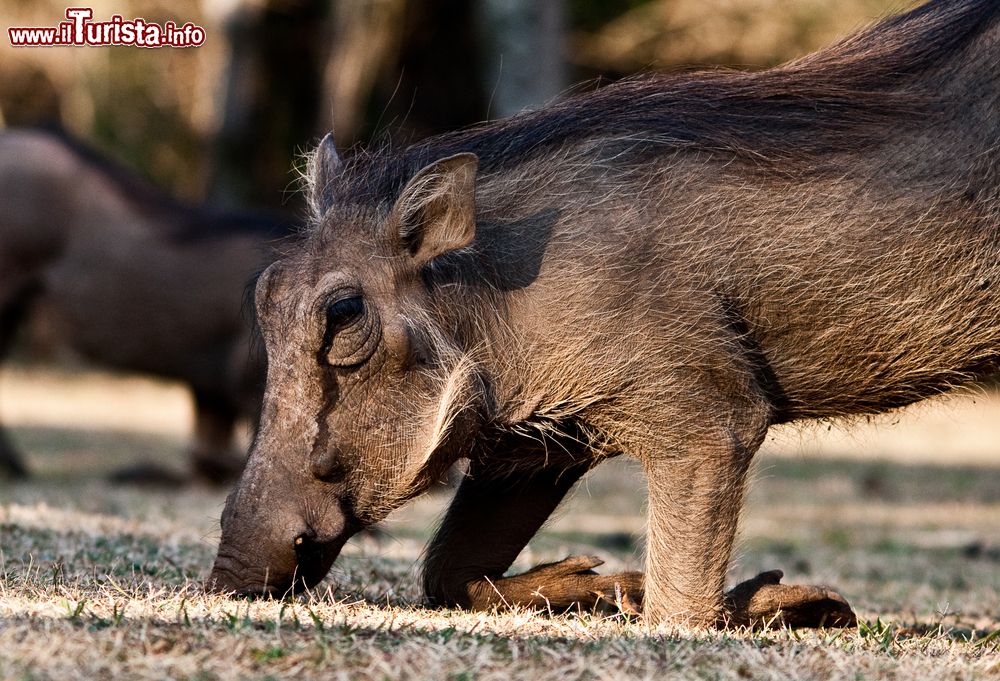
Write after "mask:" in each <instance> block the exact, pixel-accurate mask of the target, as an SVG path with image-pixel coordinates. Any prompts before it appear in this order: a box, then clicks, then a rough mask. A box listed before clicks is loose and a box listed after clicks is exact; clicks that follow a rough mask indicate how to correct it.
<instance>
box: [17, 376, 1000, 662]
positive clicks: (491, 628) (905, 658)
mask: <svg viewBox="0 0 1000 681" xmlns="http://www.w3.org/2000/svg"><path fill="white" fill-rule="evenodd" d="M185 399H186V398H185V396H184V393H183V392H182V391H180V390H178V389H177V388H175V387H169V386H167V387H165V386H160V385H157V384H153V383H148V382H144V381H134V380H130V381H122V380H118V379H110V378H108V377H104V376H100V375H91V374H82V375H63V374H53V373H42V374H39V373H38V372H33V373H25V372H23V371H10V370H7V371H5V372H4V373H3V374H2V376H0V416H2V417H3V418H4V419H6V420H7V421H8V422H10V423H12V424H14V435H15V437H16V439H17V440H18V441H19V442H20V443H21V444H22V446H23V447H24V448H25V449H26V450H27V451H28V452H29V454H30V458H31V465H32V467H33V468H34V469H35V470H36V471H37V473H38V475H37V477H36V479H35V480H33V481H32V482H30V483H26V484H22V485H17V486H10V485H6V486H3V487H0V552H2V553H0V678H54V677H68V678H77V677H88V678H107V677H112V676H128V677H136V678H163V677H185V678H187V677H190V678H220V679H228V678H247V677H251V678H253V677H256V678H267V677H273V678H287V677H288V676H290V675H292V674H298V675H302V676H317V677H319V676H322V677H323V678H345V679H347V678H350V679H367V678H377V679H382V678H387V679H395V678H424V677H426V678H453V679H494V678H496V679H505V680H506V679H510V678H539V679H550V678H551V679H560V680H563V679H570V678H595V679H603V678H619V677H635V678H656V679H662V678H691V677H694V678H727V679H728V678H732V679H748V678H753V679H782V678H836V679H855V678H885V679H890V678H891V679H896V678H899V679H911V678H935V679H952V678H953V679H985V678H1000V530H998V528H1000V454H995V453H994V452H996V451H997V449H1000V445H998V446H997V449H993V446H992V445H991V444H990V440H991V438H992V436H993V435H994V434H995V433H994V431H995V430H996V429H997V428H998V427H1000V418H998V417H1000V400H997V399H996V398H980V399H978V400H976V402H975V404H973V403H972V402H971V401H969V400H959V401H956V402H953V403H950V404H946V405H943V406H942V405H938V406H937V407H933V408H929V409H924V410H921V413H920V414H918V415H919V416H920V417H921V418H920V419H919V421H914V419H913V418H912V417H911V416H907V415H904V416H903V417H902V418H901V419H899V420H900V422H899V423H896V424H895V425H892V424H889V425H885V424H883V425H880V426H878V427H877V428H874V429H873V428H872V427H871V426H866V427H863V428H860V429H859V430H856V431H852V434H845V433H843V432H838V431H837V430H836V429H835V430H834V431H833V432H832V433H826V431H825V429H819V430H817V431H816V432H807V433H806V434H805V435H803V434H802V433H801V432H799V431H796V432H794V433H788V432H786V433H783V434H778V435H777V436H776V437H775V438H774V439H773V440H772V441H770V442H769V443H768V445H767V452H765V453H764V454H763V455H762V456H761V457H760V463H759V465H758V470H757V475H756V478H755V481H754V484H753V488H752V493H751V498H750V501H749V504H748V507H747V511H746V514H745V517H744V531H743V540H742V542H741V545H740V550H739V554H738V557H737V560H736V563H735V565H734V568H733V572H732V575H731V579H732V580H734V581H735V580H739V579H743V578H746V577H749V576H752V575H753V574H756V572H758V571H760V570H763V569H770V568H781V569H783V570H785V572H786V581H800V582H814V583H829V584H833V585H835V586H836V587H838V588H839V589H840V590H841V592H842V593H844V594H845V595H846V596H847V597H848V599H849V600H850V601H851V602H852V604H853V605H854V606H855V608H856V609H857V610H858V613H859V615H860V617H861V618H862V620H863V621H864V623H863V624H862V625H861V626H860V627H859V628H858V629H856V630H851V631H844V632H819V633H816V632H791V631H769V632H763V633H760V632H758V633H749V632H737V633H705V632H687V631H672V630H669V629H654V630H649V629H647V628H646V627H645V626H644V625H643V624H641V623H637V622H630V621H626V620H624V619H622V618H620V617H601V616H597V615H580V616H576V615H574V616H555V617H550V616H547V615H544V614H534V613H528V612H515V613H506V614H480V613H471V614H470V613H461V612H450V611H429V610H426V609H423V608H421V607H420V605H419V601H420V594H419V590H418V580H417V574H418V573H417V568H418V558H419V555H420V550H421V547H422V545H423V543H424V541H426V539H427V537H428V536H429V532H430V531H431V529H432V527H433V524H434V519H435V517H436V516H437V514H438V513H439V512H440V509H441V508H442V506H443V504H444V503H446V498H445V496H443V495H437V496H432V497H428V498H424V499H421V500H418V501H417V502H416V503H414V504H413V505H411V506H409V507H408V508H406V509H403V510H402V511H401V512H399V513H398V514H397V515H396V516H394V517H393V518H392V519H391V521H390V522H388V523H387V524H386V526H385V531H384V532H383V533H381V534H378V535H374V536H365V537H361V538H358V539H356V540H354V541H353V542H352V543H351V544H350V545H349V546H348V548H347V549H346V551H345V554H344V556H343V557H342V558H341V559H340V560H339V561H338V564H337V566H336V568H335V570H334V573H333V574H332V575H331V577H330V579H328V580H327V582H325V583H324V584H323V585H322V587H321V588H320V589H319V590H318V591H317V592H316V593H314V594H312V595H310V596H309V597H305V598H302V599H300V600H297V601H294V602H286V603H281V602H255V603H247V602H244V601H237V600H229V599H225V598H219V597H216V596H206V595H204V594H202V593H201V592H200V590H199V580H200V579H201V578H203V576H204V575H205V573H206V570H207V569H208V567H209V565H210V564H211V560H212V558H213V555H214V548H215V541H216V537H217V534H218V527H217V523H218V515H219V512H220V510H221V506H222V503H223V500H224V496H225V494H224V492H222V491H217V490H209V489H201V488H192V489H186V490H183V491H180V492H176V491H174V492H165V491H159V492H157V491H145V490H140V489H127V488H116V487H112V486H109V485H108V484H106V483H105V482H104V481H103V476H104V475H105V474H106V473H107V472H109V471H110V470H113V469H114V468H116V467H117V466H120V465H123V464H127V463H135V462H137V461H138V460H146V461H151V460H153V461H160V460H164V461H168V462H173V463H174V464H175V465H178V466H180V465H181V464H182V461H183V447H184V437H185V431H186V428H187V425H188V421H189V419H190V409H189V407H188V405H187V403H186V401H185ZM992 442H994V443H1000V436H998V437H997V438H995V439H992ZM798 451H806V452H807V454H804V455H803V454H798V453H796V452H798ZM0 485H4V483H0ZM642 504H643V494H642V481H641V477H640V475H639V473H638V472H637V471H636V470H635V468H634V467H631V466H629V465H627V464H626V463H615V464H610V465H609V466H607V467H606V468H605V469H602V470H599V471H597V472H596V473H595V475H593V476H592V477H591V478H590V479H589V480H588V481H587V482H586V483H585V484H584V485H583V486H581V488H580V489H579V491H578V492H577V494H576V495H575V496H574V498H573V499H572V501H571V502H570V503H569V504H568V505H567V507H566V508H565V509H564V510H563V511H562V512H561V514H560V516H559V518H558V519H556V520H555V521H554V522H553V523H552V524H551V525H550V526H549V527H548V528H547V529H546V530H545V531H544V532H543V533H542V534H541V535H540V536H539V537H538V538H537V539H536V540H535V541H533V542H532V544H531V546H530V547H529V548H528V550H526V551H525V553H524V554H523V555H522V556H521V558H520V559H519V561H518V565H517V567H518V568H524V567H528V566H529V565H531V564H534V563H536V562H539V561H547V560H553V559H559V558H562V557H565V556H566V555H569V554H579V553H587V554H590V553H593V554H596V555H600V556H602V557H603V558H605V559H607V568H608V569H612V570H617V569H621V568H631V569H635V568H638V567H639V566H640V565H641V553H642V549H641V537H642V526H643V523H642V518H641V509H642Z"/></svg>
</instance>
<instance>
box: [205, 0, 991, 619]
mask: <svg viewBox="0 0 1000 681" xmlns="http://www.w3.org/2000/svg"><path fill="white" fill-rule="evenodd" d="M998 16H1000V3H997V2H995V0H990V1H987V0H954V1H951V2H947V1H945V0H936V1H934V2H931V3H929V4H928V5H926V6H924V7H921V8H919V9H917V10H914V11H913V12H910V13H908V14H905V15H902V16H900V17H896V18H892V19H889V20H887V21H886V22H883V23H882V24H880V25H878V26H876V27H874V28H873V29H871V30H870V31H869V32H867V33H865V34H862V35H860V36H859V37H856V38H852V39H849V40H847V41H845V42H843V43H840V44H839V45H836V46H834V47H832V48H830V49H828V50H825V51H822V52H819V53H817V54H815V55H811V56H809V57H806V58H805V59H802V60H799V61H797V62H794V63H792V64H789V65H786V66H782V67H779V68H776V69H773V70H770V71H764V72H761V73H757V74H745V73H728V72H721V73H708V74H687V75H681V76H667V77H659V76H657V77H651V78H642V79H637V80H633V81H628V82H625V83H621V84H617V85H613V86H610V87H608V88H606V89H604V90H601V91H598V92H597V93H595V94H589V95H582V96H579V97H575V98H571V99H569V100H567V101H566V102H563V103H561V104H557V105H555V106H554V107H552V108H549V109H544V110H541V111H538V112H532V113H527V114H524V115H521V116H516V117H514V118H512V119H509V120H507V121H500V122H498V123H490V124H486V125H484V126H481V127H479V128H474V129H472V130H469V131H463V132H459V133H455V134H452V135H446V136H443V137H439V138H432V139H430V140H428V141H426V142H424V143H421V144H419V145H416V146H414V147H411V148H408V149H405V150H402V151H401V152H398V153H393V152H391V151H389V150H381V151H377V152H373V153H371V154H359V155H356V156H355V157H353V158H351V159H348V160H347V161H340V160H339V159H337V158H336V157H335V156H330V154H332V153H334V152H333V151H332V144H330V143H329V142H327V143H325V144H324V145H323V146H322V147H321V152H320V158H319V160H318V161H317V162H316V163H315V167H316V168H317V169H322V168H334V169H335V170H334V172H332V173H326V172H322V170H318V171H317V172H314V173H313V176H312V177H311V180H312V186H313V190H312V195H313V196H314V197H319V200H318V203H317V204H316V206H315V214H316V215H317V220H318V221H317V224H316V226H315V228H314V229H313V230H312V232H311V233H310V234H309V235H308V237H307V238H306V239H304V240H303V242H302V243H301V245H300V247H299V249H298V251H297V252H295V253H294V254H290V255H289V256H288V257H286V258H285V259H283V260H282V261H280V262H279V263H276V264H275V265H274V266H273V267H272V268H271V269H270V270H269V272H268V274H267V276H266V277H265V278H263V279H262V280H261V282H260V283H259V285H258V288H257V305H258V314H259V317H260V320H261V323H262V328H263V332H264V336H265V339H266V344H267V349H268V356H269V360H270V361H271V369H270V371H269V375H268V388H267V393H266V397H265V405H266V406H265V411H264V420H263V422H262V428H261V431H260V433H259V434H258V437H257V439H256V442H255V446H254V449H253V452H252V454H251V457H250V460H249V464H248V467H247V470H246V471H245V472H244V475H243V477H242V479H241V481H240V483H239V485H238V486H237V488H236V490H235V491H234V493H233V495H232V496H231V497H230V499H229V502H228V503H227V506H226V511H225V513H224V515H223V519H222V529H223V535H222V544H221V546H220V549H219V557H218V559H217V561H216V567H215V570H214V572H213V578H214V580H215V584H216V587H217V588H222V589H225V590H235V591H240V592H244V593H260V592H261V591H266V592H270V593H274V592H282V591H284V590H285V589H288V588H293V587H294V588H300V587H302V586H308V585H311V584H313V583H315V582H316V581H317V580H318V579H319V578H321V577H322V576H323V575H324V574H325V573H326V571H327V569H328V568H329V566H330V564H331V563H332V561H333V560H334V558H335V557H336V555H337V553H338V552H339V550H340V548H341V546H342V545H343V542H344V541H346V538H347V537H348V536H349V535H350V534H351V533H352V532H354V531H356V529H357V528H359V527H361V526H363V525H367V524H369V523H371V522H375V521H377V520H378V519H380V518H382V517H383V516H384V515H385V514H386V513H387V512H388V511H389V510H391V509H393V508H395V507H397V506H399V505H400V504H401V503H402V502H403V501H404V500H405V499H406V498H408V497H409V496H411V495H412V494H414V493H416V492H417V491H419V490H420V489H423V488H424V487H425V486H426V484H427V483H428V481H429V480H431V479H433V476H434V475H436V474H437V473H438V472H439V471H440V470H442V469H443V468H444V467H445V466H447V465H448V464H450V463H451V462H453V461H455V460H456V459H458V458H461V457H468V458H469V459H471V467H470V473H469V476H468V477H467V478H466V479H465V480H464V482H463V483H462V485H461V487H460V489H459V490H458V493H457V495H456V498H455V500H454V502H453V504H452V507H451V509H450V510H449V512H448V514H447V516H446V517H445V519H444V521H443V523H442V526H441V529H440V531H439V533H438V535H437V537H436V538H435V539H434V541H433V542H432V544H431V546H430V548H429V550H428V555H427V561H426V570H425V585H426V588H427V592H428V596H429V597H430V599H431V600H432V601H434V602H437V603H443V604H454V605H460V606H465V607H489V606H492V605H496V604H497V603H513V602H517V603H526V604H532V605H537V604H538V598H539V596H538V595H537V594H535V592H536V591H538V590H539V589H540V588H541V589H542V593H541V597H542V598H544V597H546V596H547V595H548V594H547V593H546V591H545V590H546V589H548V590H549V592H548V593H554V594H558V600H559V601H560V602H566V601H569V602H577V603H592V602H593V601H594V598H595V596H594V594H595V593H601V592H606V591H607V588H608V586H609V584H611V583H618V584H619V586H622V585H624V586H625V587H626V590H630V591H631V592H632V593H633V594H636V593H637V592H639V591H642V592H643V594H642V598H643V600H644V604H643V607H644V611H645V613H646V615H647V616H649V617H651V618H652V619H654V620H664V619H667V620H672V621H685V622H689V623H694V624H711V623H715V622H717V621H720V620H725V619H726V618H727V617H729V618H732V619H733V620H735V621H737V622H740V621H743V622H746V621H751V620H753V618H754V617H757V616H759V615H760V611H759V608H757V605H754V604H755V603H757V604H758V605H759V604H760V603H761V602H765V603H771V604H772V605H773V604H774V603H781V602H784V603H785V604H786V605H787V604H788V603H789V602H795V603H796V604H797V605H800V606H802V608H801V609H802V612H808V611H809V609H810V608H811V607H812V605H815V604H816V603H822V602H826V603H827V604H829V603H830V601H829V598H828V596H829V592H825V591H823V590H821V589H812V590H809V589H811V588H808V587H788V588H787V589H783V588H781V587H780V586H779V585H775V584H773V583H771V582H773V581H775V580H773V579H772V578H771V577H769V576H768V575H762V576H761V578H759V579H758V580H756V581H754V582H752V583H749V585H744V586H743V587H741V588H738V589H736V590H734V592H732V593H731V594H730V596H729V598H728V599H726V600H725V601H724V599H723V580H724V577H725V573H726V568H727V565H728V561H729V556H730V550H731V547H732V543H733V539H734V535H735V532H736V527H737V522H738V516H739V509H740V506H741V502H742V497H743V489H744V483H745V479H746V475H747V470H748V468H749V466H750V463H751V459H752V457H753V454H754V452H755V451H756V450H757V448H758V447H759V446H760V444H761V442H762V441H763V439H764V437H765V435H766V433H767V430H768V428H769V427H770V426H771V425H774V424H778V423H783V422H788V421H792V420H795V419H802V418H836V417H843V416H849V415H854V414H865V413H872V412H879V411H885V410H887V409H891V408H894V407H898V406H901V405H904V404H908V403H910V402H913V401H915V400H919V399H922V398H925V397H928V396H931V395H934V394H938V393H940V392H942V391H945V390H948V389H950V388H951V387H953V386H957V385H963V384H966V383H969V382H970V381H974V380H976V379H978V378H980V377H983V376H986V375H989V374H991V373H992V372H994V370H995V368H996V364H997V359H998V356H1000V355H998V353H1000V286H998V284H997V282H998V281H1000V183H998V180H1000V177H998V170H1000V166H998V153H997V150H998V144H1000V118H998V117H997V115H996V112H997V111H998V110H1000V90H998V87H997V82H998V76H1000V73H998V71H1000V66H998V64H1000V60H998V58H997V56H998V42H1000V23H998ZM473 172H474V176H475V189H474V191H473V190H472V189H471V188H470V187H469V182H468V179H467V178H468V177H469V175H470V173H473ZM473 199H474V205H475V220H474V221H471V220H468V218H467V217H465V216H466V215H467V212H468V205H469V202H470V201H472V200H473ZM463 220H468V221H466V222H462V221H463ZM468 229H474V239H473V240H472V241H471V242H470V241H469V239H468V237H467V230H468ZM446 243H447V244H450V246H449V247H448V248H444V247H443V246H442V244H446ZM352 298H354V299H356V298H360V299H361V300H363V311H361V312H357V310H358V305H359V304H358V303H357V302H356V301H355V302H353V303H351V304H350V305H348V304H346V303H344V302H343V301H344V300H346V299H352ZM345 305H347V306H348V307H350V308H351V309H353V310H355V312H356V314H355V315H354V316H353V317H349V316H346V315H344V314H343V310H344V309H346V308H345ZM359 349H360V350H361V351H359ZM347 354H350V355H351V361H350V362H346V361H344V360H342V359H341V358H343V357H345V356H346V355H347ZM621 454H625V455H628V456H633V457H635V458H637V459H639V460H641V461H642V462H643V464H644V466H645V470H646V473H647V480H648V487H649V538H648V557H647V570H646V573H645V576H644V578H642V579H638V578H637V577H636V576H634V575H632V576H618V578H617V580H618V581H617V582H609V581H608V578H607V577H603V576H600V575H592V574H589V573H588V572H587V569H586V567H585V566H586V564H587V563H586V561H584V562H582V563H581V562H580V561H579V560H576V559H574V560H572V561H571V562H570V563H568V564H567V565H563V566H561V567H550V568H547V569H546V570H544V571H542V572H540V573H534V574H533V575H532V573H529V574H528V575H520V576H514V577H503V573H504V571H505V570H507V569H508V567H509V566H510V564H511V562H512V561H513V560H514V558H515V557H516V556H517V554H518V552H519V551H520V550H521V549H522V548H523V546H524V544H525V543H526V542H527V541H528V539H529V538H530V537H531V536H532V535H533V534H534V533H535V531H536V530H537V529H538V528H539V527H540V526H541V525H542V524H543V523H544V522H545V520H546V518H547V517H548V516H549V514H550V513H551V512H552V511H553V510H554V509H555V508H556V506H557V505H558V504H559V502H560V500H561V499H562V497H563V495H564V494H565V493H566V492H567V491H568V490H569V489H570V488H571V487H572V485H573V483H574V482H575V481H576V480H577V479H578V478H579V477H580V476H581V475H583V474H584V473H585V472H586V471H587V470H588V469H590V468H591V467H593V466H594V465H597V464H598V463H599V462H600V461H602V460H604V459H606V458H608V457H612V456H617V455H621ZM318 461H319V462H323V464H322V466H320V468H319V469H317V462H318ZM320 470H321V471H322V472H323V474H322V475H320V474H318V471H320ZM295 538H298V540H297V541H298V543H294V542H293V539H295ZM581 566H584V567H581ZM772 577H773V576H772ZM637 580H638V583H637ZM543 587H544V588H543ZM797 589H800V590H801V589H805V590H806V591H808V593H805V592H803V591H797ZM755 594H757V595H758V596H759V599H758V600H755V598H757V596H755ZM782 594H783V595H784V596H787V599H785V600H784V601H783V599H782ZM761 599H762V600H761ZM727 604H728V609H727ZM811 604H812V605H811ZM775 607H783V606H775ZM838 607H839V605H838V606H835V607H834V611H836V609H837V608H838ZM741 608H742V610H740V609H741ZM751 612H754V613H757V614H756V615H752V614H750V613H751ZM793 620H794V618H793Z"/></svg>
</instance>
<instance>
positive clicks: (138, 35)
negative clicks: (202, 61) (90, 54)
mask: <svg viewBox="0 0 1000 681" xmlns="http://www.w3.org/2000/svg"><path fill="white" fill-rule="evenodd" d="M66 19H67V20H66V21H61V22H59V24H58V25H57V26H51V27H42V26H36V27H28V26H21V27H11V28H8V29H7V36H8V37H9V38H10V44H11V45H12V46H14V47H73V46H78V47H82V46H89V47H99V46H103V45H130V46H133V47H198V46H199V45H201V44H202V43H204V42H205V29H204V28H202V27H201V26H198V25H196V24H192V23H191V22H187V23H185V24H183V25H181V26H178V25H177V23H176V22H173V21H167V22H165V23H163V24H157V23H154V22H151V21H146V20H145V19H143V18H142V17H136V18H135V19H126V18H124V17H122V16H121V15H120V14H114V15H112V16H111V18H110V19H108V20H107V21H94V10H93V9H91V8H90V7H69V8H67V9H66Z"/></svg>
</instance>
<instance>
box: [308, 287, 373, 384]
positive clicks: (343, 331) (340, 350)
mask: <svg viewBox="0 0 1000 681" xmlns="http://www.w3.org/2000/svg"><path fill="white" fill-rule="evenodd" d="M344 293H346V292H344ZM344 293H342V294H341V295H340V296H339V297H331V298H330V301H331V302H329V303H327V305H326V312H325V315H326V330H325V331H324V333H323V343H322V347H321V348H320V361H322V362H323V363H324V364H328V365H329V366H333V367H352V366H358V365H360V364H362V363H364V362H365V361H366V360H367V359H368V358H369V357H370V356H371V354H372V352H373V351H374V349H375V345H376V344H377V343H378V341H379V338H380V336H381V333H380V329H379V325H378V315H376V314H375V310H374V309H373V308H369V307H368V306H367V305H365V300H364V298H363V297H362V296H360V295H358V293H357V292H354V291H352V292H351V293H349V294H347V295H344Z"/></svg>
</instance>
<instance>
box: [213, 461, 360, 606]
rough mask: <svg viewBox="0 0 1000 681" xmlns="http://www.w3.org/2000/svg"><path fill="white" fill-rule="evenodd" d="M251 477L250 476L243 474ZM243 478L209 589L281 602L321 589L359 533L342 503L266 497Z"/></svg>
mask: <svg viewBox="0 0 1000 681" xmlns="http://www.w3.org/2000/svg"><path fill="white" fill-rule="evenodd" d="M244 477H246V476H244ZM247 482H248V481H247V480H242V481H241V483H240V484H239V485H238V486H237V488H236V490H234V492H233V494H231V495H230V497H229V499H228V500H227V502H226V508H225V510H224V511H223V514H222V538H221V541H220V543H219V553H218V555H217V556H216V559H215V564H214V565H213V567H212V573H211V575H210V576H209V579H208V582H207V584H206V587H207V588H208V589H209V590H211V591H215V592H218V593H226V594H233V595H239V596H245V597H275V598H281V597H284V596H286V595H292V594H295V593H298V592H301V591H303V590H305V589H309V588H312V587H314V586H316V584H318V583H319V582H320V581H322V579H323V577H324V576H325V575H326V573H327V572H328V571H329V570H330V567H331V566H332V565H333V562H334V560H336V558H337V556H338V555H339V554H340V551H341V549H343V547H344V544H345V543H347V540H348V539H349V538H350V537H351V536H352V535H353V534H354V533H355V532H357V530H358V529H359V524H358V523H357V522H356V521H355V520H354V519H353V514H352V513H351V512H349V510H348V509H346V508H344V506H343V505H342V504H340V503H329V504H324V505H323V508H322V509H320V508H318V507H317V504H307V505H300V503H299V500H298V499H297V498H295V497H291V498H286V499H280V500H279V499H278V498H277V497H275V496H271V495H268V496H267V497H265V498H264V499H262V498H261V497H260V496H258V495H257V494H256V493H255V491H254V489H255V488H256V487H257V485H256V484H254V483H255V481H254V480H252V479H251V480H250V481H249V483H250V484H247Z"/></svg>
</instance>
